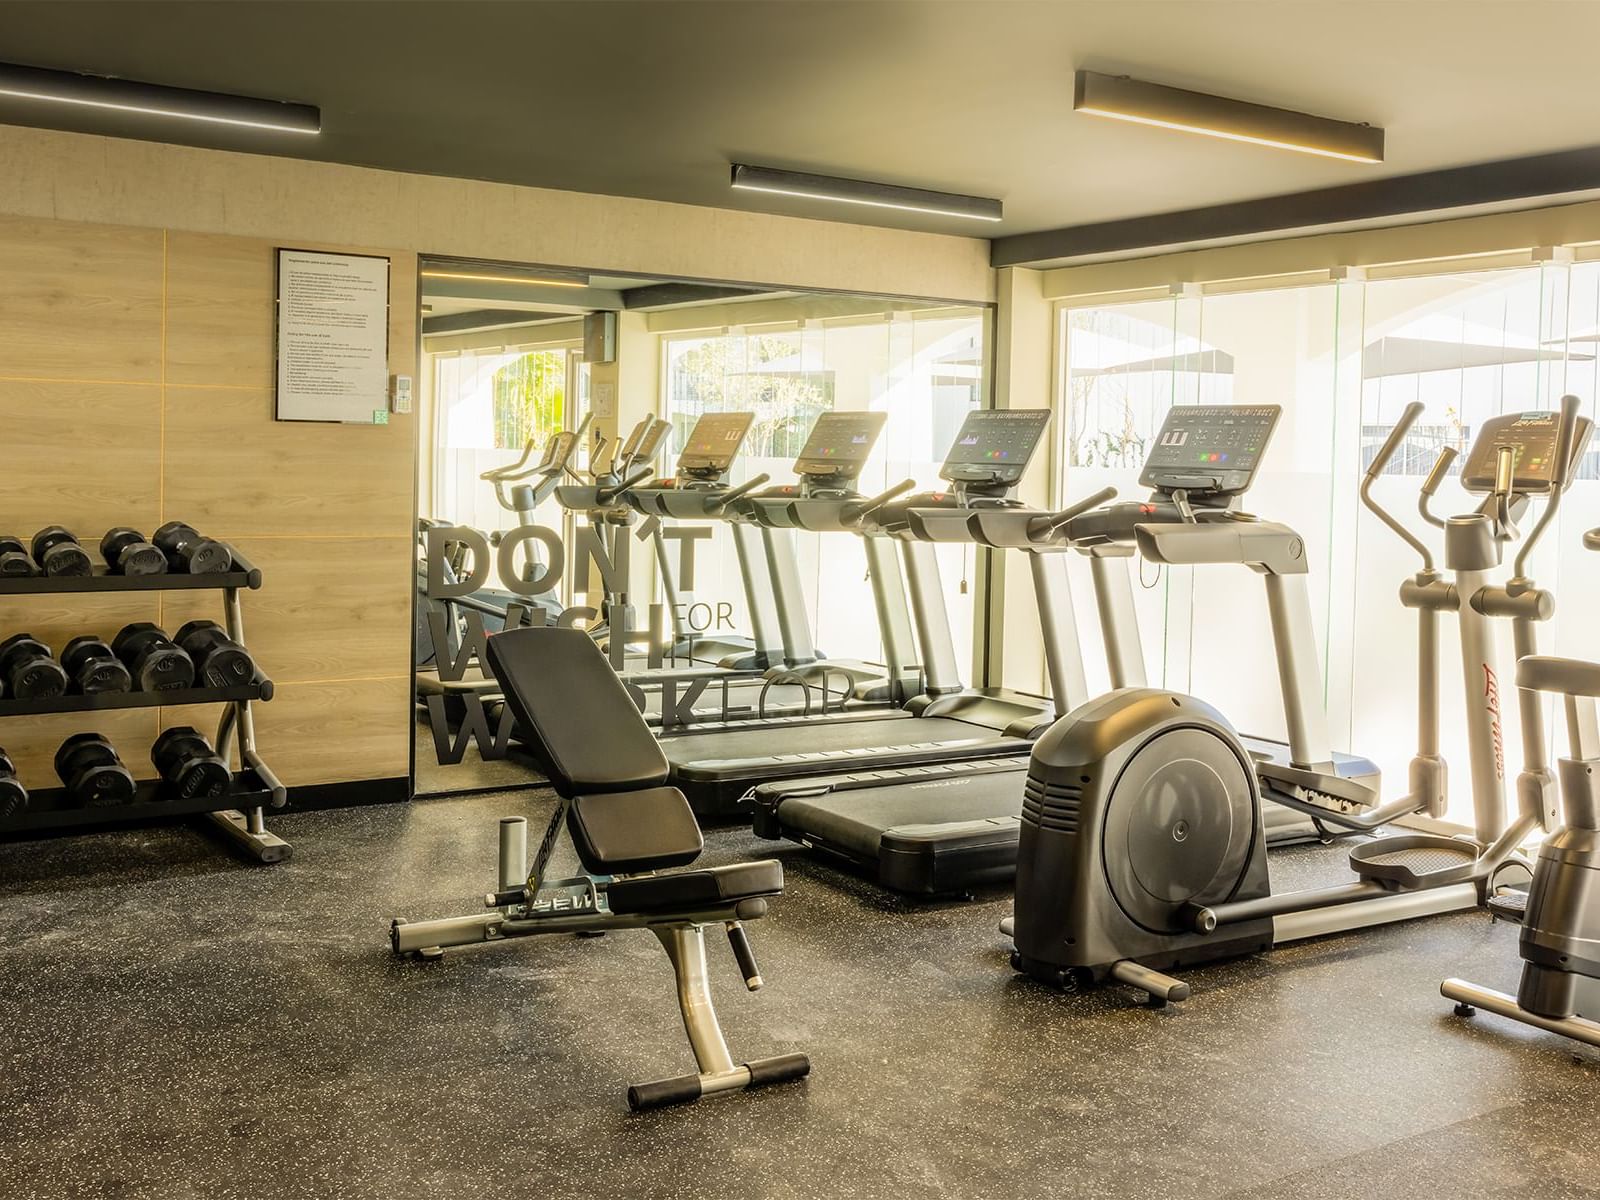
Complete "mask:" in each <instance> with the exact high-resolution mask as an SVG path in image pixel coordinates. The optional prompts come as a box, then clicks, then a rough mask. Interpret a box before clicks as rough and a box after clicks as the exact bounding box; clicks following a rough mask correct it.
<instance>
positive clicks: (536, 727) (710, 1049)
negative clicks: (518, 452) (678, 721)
mask: <svg viewBox="0 0 1600 1200" xmlns="http://www.w3.org/2000/svg"><path fill="white" fill-rule="evenodd" d="M488 658H489V667H490V669H491V670H492V671H493V672H494V674H495V677H496V678H497V679H499V681H500V685H501V687H502V688H503V690H504V692H505V698H506V703H507V704H509V705H510V706H511V710H512V713H513V715H514V716H515V717H516V719H517V722H518V724H520V725H521V727H522V728H523V729H524V730H526V731H528V734H529V749H530V751H531V753H532V754H533V755H534V757H535V758H536V759H537V760H539V762H540V765H541V766H542V767H543V768H544V771H545V774H546V776H547V777H548V778H549V780H550V783H551V786H552V787H554V788H555V791H556V794H557V795H558V796H559V797H560V798H561V803H560V804H559V805H558V806H557V808H556V812H555V814H554V816H552V817H551V819H550V824H549V825H548V827H547V828H546V829H545V832H544V838H543V840H542V841H541V842H540V844H539V847H538V850H537V852H536V853H535V855H534V858H533V861H532V863H531V865H530V864H529V862H528V849H527V847H528V842H527V820H526V818H523V817H508V818H505V819H504V820H502V821H501V822H500V846H499V850H500V868H499V885H498V890H497V891H496V892H493V893H491V894H490V895H488V896H486V897H485V907H486V908H487V909H489V910H490V911H487V912H484V913H481V914H475V915H470V916H463V917H451V918H446V919H443V920H437V921H405V920H398V919H397V920H396V921H395V922H394V923H393V926H392V928H391V931H390V940H391V942H392V944H393V947H394V951H395V953H396V954H399V955H416V956H419V957H423V958H438V957H440V956H441V955H442V954H443V952H444V950H445V948H446V947H450V946H462V945H470V944H472V943H476V942H489V941H499V940H501V939H503V938H512V937H521V936H525V935H530V934H542V933H604V932H610V931H611V930H617V929H648V930H650V932H651V933H653V934H655V935H656V937H657V938H659V939H660V941H661V945H662V947H663V948H664V949H665V950H666V952H667V958H668V959H669V960H670V961H671V963H672V969H673V972H674V974H675V975H676V976H677V990H678V1007H679V1008H680V1010H681V1011H682V1013H683V1026H684V1029H685V1031H686V1032H687V1033H688V1035H689V1044H690V1046H691V1047H692V1048H693V1050H694V1056H695V1061H696V1063H697V1064H698V1067H699V1070H698V1071H697V1072H696V1073H694V1074H691V1075H680V1076H677V1077H676V1078H671V1079H662V1080H658V1081H656V1082H654V1083H643V1084H636V1085H634V1086H633V1087H630V1088H629V1089H628V1104H629V1105H630V1106H631V1107H632V1108H634V1109H642V1108H652V1107H657V1106H660V1105H666V1104H682V1103H686V1102H689V1101H693V1100H698V1099H699V1098H700V1097H701V1096H704V1095H707V1094H710V1093H713V1092H724V1091H733V1090H738V1089H742V1088H748V1087H759V1086H762V1085H764V1084H769V1083H779V1082H782V1081H784V1080H789V1079H799V1078H801V1077H802V1076H804V1075H806V1074H808V1073H809V1072H810V1070H811V1064H810V1062H809V1061H808V1060H807V1058H806V1056H805V1055H804V1054H783V1055H778V1056H777V1057H774V1058H765V1059H754V1060H751V1061H749V1062H745V1063H735V1062H734V1061H733V1058H732V1056H731V1055H730V1054H729V1053H728V1046H727V1043H726V1042H725V1041H724V1040H723V1036H722V1027H721V1025H720V1024H718V1022H717V1014H716V1010H715V1009H714V1008H713V1007H712V1004H711V986H710V980H709V978H708V976H707V973H706V951H705V927H706V926H708V925H716V924H720V925H722V926H723V927H724V928H725V929H726V931H727V934H728V940H729V942H730V943H732V946H733V953H734V956H735V958H736V959H737V960H738V962H739V969H740V971H741V972H742V973H743V975H744V980H745V985H746V986H747V987H748V988H749V989H750V990H751V991H755V990H756V989H758V988H759V987H761V974H760V972H759V970H758V969H757V967H756V961H755V956H754V954H753V953H752V952H751V949H750V941H749V938H748V937H747V936H746V934H745V930H744V926H743V925H742V924H741V922H744V921H750V920H754V919H755V918H757V917H760V916H763V915H764V914H765V913H766V911H767V903H768V901H769V900H770V899H771V898H772V897H774V896H777V895H780V894H782V892H783V867H782V865H781V864H780V863H778V862H776V861H774V860H771V859H767V860H763V861H760V862H743V863H734V864H732V865H731V866H725V867H705V868H700V869H698V870H668V868H674V867H685V866H687V865H688V864H689V863H692V862H693V861H694V860H695V859H696V858H697V857H699V855H700V851H701V848H702V845H703V843H702V840H701V837H700V826H699V823H698V822H697V821H696V820H695V817H694V813H693V812H692V811H691V810H690V808H689V803H688V801H687V800H685V799H684V797H683V793H682V792H680V791H678V789H677V788H673V787H668V786H666V780H667V759H666V756H665V755H664V754H662V753H661V748H660V746H658V745H657V744H656V740H655V738H654V736H652V734H651V733H650V730H649V727H648V726H646V725H645V723H644V718H643V717H641V716H640V715H639V710H638V709H637V708H636V707H634V704H633V701H632V700H631V699H630V698H629V696H628V692H627V690H626V689H625V688H624V686H623V684H622V681H621V680H620V679H618V678H617V675H616V672H614V671H613V670H612V669H611V664H610V663H609V662H607V661H606V658H605V656H604V655H603V654H602V653H601V651H600V649H599V648H598V647H597V646H596V645H595V643H594V640H593V639H592V638H591V637H590V636H589V635H588V634H587V633H585V632H583V631H582V630H578V629H561V628H557V627H555V626H546V627H542V628H528V629H515V630H508V631H506V632H504V633H498V634H495V635H494V636H492V637H491V638H490V639H489V654H488ZM563 825H565V826H566V828H567V832H568V834H569V835H570V836H571V838H572V843H573V846H574V848H575V849H576V850H577V852H578V858H579V860H580V861H581V862H582V864H583V869H584V870H585V871H586V872H587V874H586V875H583V876H579V877H577V878H575V879H564V880H546V879H545V877H544V873H545V868H546V866H547V864H548V863H549V860H550V855H551V853H552V851H553V850H554V848H555V843H556V839H557V838H558V837H559V836H560V834H561V828H562V826H563Z"/></svg>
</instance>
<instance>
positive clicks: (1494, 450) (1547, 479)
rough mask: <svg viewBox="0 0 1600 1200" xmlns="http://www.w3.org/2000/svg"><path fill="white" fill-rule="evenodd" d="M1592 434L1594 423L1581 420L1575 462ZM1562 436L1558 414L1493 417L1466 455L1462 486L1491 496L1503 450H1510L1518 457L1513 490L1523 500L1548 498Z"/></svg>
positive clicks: (1577, 435)
mask: <svg viewBox="0 0 1600 1200" xmlns="http://www.w3.org/2000/svg"><path fill="white" fill-rule="evenodd" d="M1593 433H1594V424H1593V422H1591V421H1590V420H1589V419H1588V418H1587V417H1583V418H1579V420H1578V428H1577V430H1576V431H1575V434H1574V436H1573V439H1572V456H1571V458H1572V461H1573V462H1577V460H1578V459H1579V458H1581V457H1583V454H1584V451H1586V450H1587V449H1588V448H1589V437H1590V435H1591V434H1593ZM1560 436H1561V414H1560V413H1558V412H1523V413H1506V414H1504V415H1503V416H1499V417H1490V418H1489V419H1488V420H1487V421H1485V422H1484V423H1483V427H1482V428H1481V429H1479V430H1478V436H1477V437H1476V438H1474V439H1473V442H1472V449H1471V450H1469V451H1467V461H1466V463H1465V464H1464V465H1463V466H1462V468H1461V486H1462V487H1464V488H1466V489H1467V491H1469V492H1472V493H1475V494H1476V495H1480V496H1481V495H1485V494H1487V493H1488V492H1492V491H1493V490H1494V476H1495V468H1496V467H1497V466H1498V465H1499V459H1500V447H1501V446H1510V447H1511V449H1512V451H1513V453H1514V456H1515V457H1514V458H1513V460H1512V461H1513V468H1512V480H1511V488H1512V490H1513V491H1515V492H1517V493H1519V494H1521V495H1524V496H1546V495H1549V494H1550V489H1551V486H1552V484H1553V483H1554V481H1555V470H1556V441H1557V440H1558V439H1559V438H1560Z"/></svg>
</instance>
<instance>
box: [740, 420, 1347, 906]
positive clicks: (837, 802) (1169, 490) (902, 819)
mask: <svg viewBox="0 0 1600 1200" xmlns="http://www.w3.org/2000/svg"><path fill="white" fill-rule="evenodd" d="M1277 415H1278V410H1277V409H1276V408H1275V407H1270V406H1259V405H1258V406H1241V407H1234V406H1224V405H1205V406H1183V407H1180V408H1174V409H1172V410H1171V411H1170V412H1169V414H1168V416H1167V419H1166V421H1165V423H1164V424H1163V426H1162V429H1161V432H1160V433H1159V434H1158V435H1157V438H1156V444H1155V448H1154V449H1153V450H1152V452H1151V454H1150V456H1149V458H1148V460H1147V461H1146V463H1145V468H1144V472H1143V474H1142V475H1141V476H1140V484H1141V485H1142V486H1145V487H1150V488H1152V489H1154V491H1153V494H1152V496H1151V497H1150V499H1149V500H1147V501H1142V502H1130V503H1120V504H1110V505H1105V506H1103V507H1091V506H1092V505H1095V504H1098V502H1099V501H1100V500H1102V499H1104V498H1105V494H1104V493H1102V494H1100V495H1098V496H1095V497H1091V498H1090V500H1089V501H1086V502H1084V503H1083V504H1080V505H1078V506H1076V507H1075V508H1074V509H1071V510H1068V511H1067V512H1065V513H1063V514H1057V515H1056V516H1055V517H1053V518H1049V519H1041V518H1040V517H1038V516H1036V515H1035V516H1032V517H1029V516H1028V515H1027V514H1023V513H1010V514H1007V513H982V514H977V515H976V516H974V517H973V518H972V519H971V520H970V521H969V522H968V526H967V532H968V533H970V534H971V536H972V538H973V539H974V540H976V541H978V542H980V543H982V544H985V545H989V546H996V547H1000V546H1005V547H1014V548H1019V549H1024V550H1030V551H1031V552H1032V554H1033V558H1032V560H1031V563H1032V566H1033V569H1034V579H1035V597H1036V599H1037V601H1038V603H1039V606H1040V618H1041V622H1042V624H1043V627H1044V630H1045V654H1046V661H1047V663H1048V664H1049V666H1050V676H1051V682H1052V690H1053V691H1054V692H1055V694H1056V695H1057V696H1061V695H1062V694H1063V691H1064V690H1066V691H1068V692H1069V693H1071V694H1070V695H1069V699H1068V703H1067V705H1066V706H1065V707H1066V709H1067V710H1070V709H1071V708H1072V707H1076V705H1077V704H1078V703H1081V702H1082V701H1083V700H1086V699H1088V697H1087V695H1085V694H1084V693H1085V692H1086V688H1085V687H1084V685H1083V682H1082V674H1081V668H1080V670H1079V672H1078V673H1077V675H1076V676H1074V675H1073V674H1072V672H1071V670H1070V666H1071V662H1072V659H1071V655H1070V654H1069V653H1068V652H1067V647H1064V646H1056V647H1054V648H1053V647H1052V632H1051V631H1052V628H1054V629H1055V633H1054V635H1053V636H1054V637H1055V638H1057V639H1061V638H1064V637H1066V636H1067V634H1068V632H1069V629H1070V627H1064V626H1063V625H1062V623H1061V622H1060V620H1059V614H1060V612H1061V610H1062V609H1063V608H1065V610H1066V611H1067V612H1070V611H1071V601H1070V596H1069V594H1068V593H1067V592H1066V591H1065V590H1064V576H1063V581H1062V585H1061V586H1060V590H1058V591H1057V592H1056V594H1055V595H1054V596H1052V594H1051V589H1050V588H1048V587H1045V586H1041V583H1040V575H1041V572H1042V571H1045V570H1047V567H1045V566H1044V564H1045V563H1046V562H1047V561H1048V560H1047V558H1046V556H1045V555H1044V554H1042V553H1041V550H1042V549H1043V548H1044V545H1046V544H1049V543H1051V542H1055V543H1057V544H1059V545H1061V546H1070V547H1071V548H1072V549H1073V550H1074V551H1076V552H1078V553H1081V554H1084V555H1086V556H1088V557H1089V558H1090V562H1091V569H1092V572H1093V577H1094V584H1095V592H1096V600H1097V606H1098V609H1099V612H1100V616H1101V633H1102V637H1103V638H1104V640H1105V643H1106V657H1107V661H1108V664H1109V665H1110V669H1111V682H1112V686H1113V687H1114V688H1120V687H1140V686H1143V685H1144V673H1143V666H1142V662H1141V660H1140V656H1141V651H1140V648H1139V643H1138V635H1137V632H1136V628H1135V624H1134V619H1133V611H1134V610H1133V595H1132V590H1131V582H1130V579H1129V572H1128V569H1127V566H1126V561H1127V559H1128V558H1129V557H1131V555H1132V549H1131V547H1132V545H1133V544H1134V542H1135V540H1136V537H1135V531H1136V530H1137V529H1138V527H1140V526H1143V525H1147V524H1154V525H1159V524H1161V523H1177V522H1184V523H1198V524H1219V525H1222V524H1225V523H1227V522H1233V521H1251V520H1254V518H1253V517H1251V516H1249V515H1248V514H1246V513H1243V512H1241V511H1239V510H1238V507H1237V506H1238V502H1239V500H1240V498H1241V497H1242V496H1243V495H1244V493H1245V492H1246V491H1248V490H1249V488H1250V485H1251V484H1252V483H1253V482H1254V479H1255V475H1256V471H1257V469H1258V468H1259V466H1260V462H1261V458H1262V456H1263V453H1264V451H1265V448H1266V443H1267V439H1268V438H1270V436H1271V433H1272V429H1273V426H1274V425H1275V424H1276V420H1277ZM1202 453H1203V454H1204V455H1205V456H1206V457H1205V459H1204V460H1199V459H1198V456H1199V455H1201V454H1202ZM1199 461H1205V462H1206V464H1207V465H1206V467H1205V468H1203V469H1197V467H1198V463H1199ZM1213 462H1215V463H1217V464H1219V467H1218V468H1212V467H1211V466H1210V464H1211V463H1213ZM1221 463H1228V464H1229V466H1228V467H1227V468H1226V469H1222V468H1220V464H1221ZM917 524H918V526H919V528H920V529H921V530H922V531H923V533H924V535H925V536H929V537H931V538H932V539H934V540H955V538H954V536H953V535H952V533H951V531H950V530H949V528H948V527H947V526H941V525H939V524H938V523H937V522H936V521H934V520H932V519H930V514H919V516H918V518H917ZM1119 560H1121V562H1120V565H1119ZM1301 561H1302V562H1303V556H1302V559H1301ZM1248 565H1255V564H1248ZM1263 573H1266V572H1263ZM1268 578H1269V580H1270V579H1274V578H1276V579H1278V580H1280V581H1281V580H1284V579H1295V580H1298V581H1299V583H1300V593H1301V595H1302V596H1303V594H1304V575H1303V574H1299V575H1294V574H1291V575H1270V574H1269V575H1268ZM1268 586H1269V589H1273V588H1274V585H1273V584H1271V583H1270V582H1269V585H1268ZM1294 607H1296V606H1295V605H1294V604H1293V603H1275V605H1274V613H1275V618H1274V633H1275V635H1277V636H1278V637H1279V645H1280V647H1281V646H1282V645H1283V644H1284V643H1285V641H1290V640H1293V639H1292V638H1287V637H1285V636H1284V635H1283V634H1281V633H1280V631H1279V630H1278V628H1277V618H1276V613H1277V612H1278V610H1279V609H1280V608H1284V609H1292V608H1294ZM1305 612H1306V614H1307V615H1308V616H1309V607H1305ZM1308 632H1309V630H1308ZM1074 644H1075V643H1074ZM1311 669H1313V670H1314V669H1315V659H1314V658H1313V659H1312V662H1311ZM1291 678H1295V679H1298V680H1300V681H1301V682H1304V681H1305V679H1306V677H1305V676H1304V672H1303V671H1293V670H1291V671H1289V672H1286V675H1285V680H1284V688H1285V703H1286V705H1288V706H1289V710H1290V712H1291V713H1293V712H1294V711H1295V710H1296V709H1297V708H1298V709H1301V710H1304V709H1305V707H1306V698H1307V697H1309V693H1302V692H1295V691H1294V690H1293V689H1292V688H1291V684H1290V679H1291ZM1291 695H1293V696H1294V697H1295V698H1291ZM1318 702H1319V703H1320V698H1318ZM1060 708H1061V706H1060V705H1058V709H1060ZM1316 711H1317V712H1320V709H1318V710H1316ZM1304 723H1305V722H1297V721H1296V720H1295V719H1293V718H1292V719H1291V720H1290V728H1291V729H1295V728H1297V727H1298V726H1299V725H1302V724H1304ZM1245 741H1246V744H1247V745H1248V746H1250V748H1251V753H1252V755H1253V756H1254V757H1255V759H1256V762H1257V771H1258V773H1259V774H1260V775H1261V776H1262V781H1263V791H1264V794H1270V791H1271V788H1270V786H1269V780H1270V779H1271V777H1272V772H1273V771H1274V770H1285V771H1287V770H1296V771H1302V772H1307V773H1309V774H1310V775H1311V776H1313V777H1315V778H1316V779H1317V780H1319V781H1320V782H1321V784H1322V785H1323V787H1324V788H1329V789H1331V788H1335V787H1338V786H1340V785H1341V783H1340V781H1348V783H1349V786H1351V787H1362V788H1365V787H1369V786H1370V787H1371V789H1372V790H1373V794H1376V788H1377V767H1376V766H1375V765H1374V764H1372V763H1371V762H1370V761H1369V760H1367V759H1363V758H1358V757H1356V756H1353V755H1340V754H1335V753H1333V752H1332V751H1327V750H1326V749H1325V747H1324V746H1323V745H1321V744H1319V743H1309V742H1307V743H1304V744H1302V745H1300V746H1298V747H1296V749H1295V750H1291V749H1290V748H1289V747H1287V746H1284V745H1282V744H1281V743H1275V742H1272V741H1269V740H1267V739H1261V738H1246V739H1245ZM1291 760H1295V761H1300V762H1301V763H1303V764H1304V765H1303V766H1301V767H1292V766H1290V763H1291ZM1028 763H1029V760H1028V757H1027V755H1025V754H1024V755H1017V756H1013V757H1010V758H997V759H992V760H989V761H985V762H982V763H969V764H964V765H959V766H955V767H947V768H944V769H940V770H930V769H925V768H912V769H909V770H902V771H878V772H858V773H852V774H840V775H836V776H831V777H823V778H816V779H810V780H788V781H780V782H776V783H773V784H769V785H765V786H762V787H760V788H757V789H756V792H755V794H754V796H753V798H752V800H753V805H754V811H755V817H754V821H753V824H754V827H755V831H756V833H758V834H760V835H762V836H764V837H769V838H786V839H789V840H792V841H796V842H800V843H801V844H803V845H806V846H808V847H811V848H813V849H816V850H819V851H822V852H823V853H826V854H829V855H832V856H834V857H839V858H843V859H846V860H848V861H849V862H851V863H853V864H855V865H857V866H859V867H863V868H865V869H867V870H870V871H871V872H872V873H873V874H874V876H875V877H876V879H877V881H878V882H879V883H880V884H881V885H882V886H884V887H887V888H889V889H891V890H894V891H897V892H903V893H907V894H913V895H928V894H937V893H943V892H961V891H965V890H967V889H969V888H970V887H972V886H974V885H977V884H980V883H993V882H1001V881H1004V880H1006V879H1009V878H1010V877H1011V876H1012V875H1013V874H1014V873H1015V870H1016V848H1017V839H1018V836H1019V833H1020V830H1021V814H1022V807H1023V805H1024V803H1026V802H1027V801H1026V797H1025V791H1024V785H1025V783H1026V781H1027V772H1028ZM1275 764H1282V765H1281V767H1280V766H1276V765H1275ZM1369 781H1370V782H1369ZM1263 817H1264V819H1265V822H1266V825H1267V829H1268V836H1269V840H1270V841H1278V842H1282V841H1285V840H1291V839H1293V840H1298V838H1299V837H1302V836H1304V834H1305V832H1306V830H1307V829H1308V828H1309V826H1308V825H1307V824H1306V822H1305V819H1304V818H1303V817H1302V816H1301V815H1299V814H1296V813H1294V812H1290V811H1289V810H1287V809H1284V808H1280V807H1279V806H1277V805H1270V804H1269V805H1267V806H1266V807H1265V809H1264V811H1263Z"/></svg>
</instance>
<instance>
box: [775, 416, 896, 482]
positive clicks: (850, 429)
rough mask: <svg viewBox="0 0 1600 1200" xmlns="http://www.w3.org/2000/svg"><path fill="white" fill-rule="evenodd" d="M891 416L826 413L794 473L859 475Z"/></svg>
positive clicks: (806, 445) (795, 466) (803, 450)
mask: <svg viewBox="0 0 1600 1200" xmlns="http://www.w3.org/2000/svg"><path fill="white" fill-rule="evenodd" d="M888 419H889V414H888V413H882V412H831V413H823V414H822V415H821V416H820V417H818V418H817V423H816V424H815V425H813V426H812V427H811V436H810V437H808V438H806V444H805V445H804V446H802V447H801V448H800V455H799V457H797V458H796V459H795V460H794V470H795V474H797V475H848V476H854V475H856V474H858V473H859V472H860V470H861V464H862V463H864V462H866V461H867V456H868V455H869V454H871V453H872V447H873V446H874V445H875V444H876V443H877V440H878V434H879V433H881V432H882V431H883V425H884V422H885V421H887V420H888Z"/></svg>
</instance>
